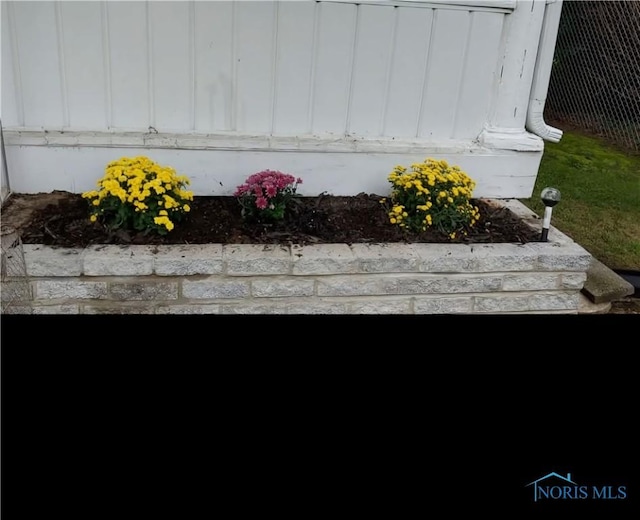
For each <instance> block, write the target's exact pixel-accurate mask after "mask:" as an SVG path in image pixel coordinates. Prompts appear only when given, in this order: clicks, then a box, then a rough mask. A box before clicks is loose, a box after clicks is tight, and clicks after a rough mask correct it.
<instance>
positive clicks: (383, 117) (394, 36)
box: [378, 7, 399, 136]
mask: <svg viewBox="0 0 640 520" xmlns="http://www.w3.org/2000/svg"><path fill="white" fill-rule="evenodd" d="M398 12H399V9H398V7H394V8H393V28H392V29H391V42H390V45H389V47H390V49H389V58H388V60H387V77H386V84H385V87H384V99H383V100H382V112H381V114H380V130H379V132H378V134H379V135H380V136H384V135H385V126H386V122H387V112H388V110H389V94H390V92H391V71H392V70H393V61H394V59H395V53H396V47H397V45H398V23H399V22H398V18H399V16H398Z"/></svg>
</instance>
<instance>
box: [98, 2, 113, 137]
mask: <svg viewBox="0 0 640 520" xmlns="http://www.w3.org/2000/svg"><path fill="white" fill-rule="evenodd" d="M100 13H101V20H102V24H101V25H102V60H103V65H104V79H105V89H104V92H105V122H106V124H107V129H109V130H111V128H112V126H113V102H112V96H111V89H112V80H111V44H110V38H109V4H108V2H103V3H102V5H101V11H100Z"/></svg>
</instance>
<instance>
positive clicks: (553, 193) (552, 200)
mask: <svg viewBox="0 0 640 520" xmlns="http://www.w3.org/2000/svg"><path fill="white" fill-rule="evenodd" d="M540 198H541V199H542V202H543V203H544V219H543V220H542V234H541V235H540V239H541V240H542V241H543V242H547V241H548V240H547V237H548V236H549V226H550V225H551V211H552V208H553V206H555V205H556V204H557V203H558V202H560V191H559V190H557V189H556V188H545V189H543V190H542V193H541V194H540Z"/></svg>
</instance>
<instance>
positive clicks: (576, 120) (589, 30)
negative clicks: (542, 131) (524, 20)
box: [545, 0, 640, 153]
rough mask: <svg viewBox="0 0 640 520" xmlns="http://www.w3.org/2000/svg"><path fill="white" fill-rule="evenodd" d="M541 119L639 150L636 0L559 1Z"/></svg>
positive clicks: (639, 18) (639, 14) (639, 17)
mask: <svg viewBox="0 0 640 520" xmlns="http://www.w3.org/2000/svg"><path fill="white" fill-rule="evenodd" d="M545 119H546V120H547V121H548V122H549V123H550V124H555V125H556V126H558V127H559V128H563V126H562V124H563V123H564V124H565V128H564V129H567V128H566V125H569V126H570V127H574V128H577V129H580V130H583V131H585V132H587V133H590V134H593V135H598V136H601V137H604V138H606V139H607V140H608V141H610V142H613V143H615V144H617V145H619V146H620V147H622V148H624V149H626V150H629V151H630V152H633V153H640V1H638V0H600V1H592V0H564V2H563V5H562V15H561V18H560V27H559V29H558V39H557V43H556V50H555V55H554V64H553V68H552V71H551V80H550V82H549V91H548V94H547V101H546V105H545Z"/></svg>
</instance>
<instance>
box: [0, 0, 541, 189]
mask: <svg viewBox="0 0 640 520" xmlns="http://www.w3.org/2000/svg"><path fill="white" fill-rule="evenodd" d="M520 1H522V0H520ZM518 3H519V2H517V1H516V0H467V1H466V2H465V1H457V0H452V1H451V2H450V3H445V2H442V1H431V2H414V1H410V0H409V1H399V2H391V1H386V0H381V1H375V0H371V1H362V2H358V3H355V2H352V1H346V0H345V1H335V0H332V1H302V0H301V1H291V0H290V1H280V2H275V1H266V0H263V1H226V2H225V1H186V0H185V1H149V2H143V1H136V2H112V1H105V2H101V1H87V2H76V1H60V2H46V1H43V2H31V1H29V2H23V1H4V2H2V124H3V128H4V133H5V141H6V144H7V156H8V162H9V173H10V181H11V188H12V190H13V191H15V192H25V193H29V192H39V191H50V190H54V189H61V190H69V191H74V192H80V191H84V190H86V189H91V188H93V186H94V185H95V181H96V180H97V179H98V178H99V177H100V176H101V175H102V173H103V169H104V165H105V164H106V163H107V162H109V161H110V160H112V159H114V158H117V157H120V156H123V155H148V156H150V157H151V158H153V159H154V160H157V161H158V162H161V163H163V164H169V165H171V166H173V167H174V168H176V169H177V170H178V171H179V172H181V173H184V174H186V175H189V177H190V178H191V180H192V188H193V189H194V191H195V192H196V193H197V194H200V195H214V194H215V195H227V194H230V193H232V191H233V190H234V189H235V187H236V186H237V185H238V184H240V183H241V182H243V181H244V179H245V178H246V177H247V176H248V175H250V174H252V173H254V172H256V171H259V170H262V169H266V168H270V169H279V170H282V171H286V172H288V173H292V174H294V175H296V176H301V177H303V179H304V183H303V184H302V185H301V186H300V192H301V193H302V194H305V195H317V194H318V193H320V192H323V191H326V192H329V193H335V194H353V193H359V192H362V191H365V192H374V193H380V194H386V193H387V192H388V189H389V184H388V181H387V180H386V178H387V175H388V173H389V172H390V171H391V169H392V168H393V166H394V165H396V164H407V165H408V164H410V163H412V162H416V161H421V160H423V159H424V158H426V157H436V158H443V159H446V160H448V161H449V162H451V163H452V164H457V165H459V166H461V167H462V168H463V169H465V171H467V173H468V174H469V175H471V176H472V177H473V178H474V179H475V180H476V182H477V188H476V192H475V195H477V196H491V197H526V196H529V195H530V194H531V190H532V188H533V184H534V182H535V177H536V175H537V170H538V166H539V162H540V158H541V155H542V150H543V146H542V141H541V140H540V139H539V138H537V137H535V136H533V135H530V134H528V135H527V132H526V130H525V129H524V119H523V117H524V115H525V113H526V109H527V106H526V104H527V102H528V97H529V92H524V93H521V94H520V95H519V96H517V95H514V94H513V92H511V91H509V90H507V89H505V88H504V86H503V85H501V79H502V78H501V74H504V71H508V70H509V66H510V64H509V63H508V62H507V60H508V57H507V58H506V57H505V56H507V54H509V53H511V54H513V55H514V56H516V55H517V56H516V57H514V58H511V61H512V62H513V64H511V66H512V67H515V66H518V67H520V68H521V72H522V73H527V71H529V73H530V74H529V76H530V75H531V74H532V72H533V68H534V65H535V59H536V52H535V51H536V49H535V45H534V44H536V45H537V38H539V32H540V27H541V25H542V15H541V14H540V13H539V12H538V11H539V9H540V8H538V7H536V4H538V2H533V3H532V2H531V1H529V2H527V4H528V7H529V8H534V9H538V11H536V12H535V13H534V14H535V16H533V15H532V18H531V20H533V21H532V22H531V21H530V23H528V24H524V23H523V21H522V17H523V15H519V16H520V18H519V19H518V20H520V21H519V22H518V23H512V22H511V20H510V17H514V14H515V12H516V11H517V10H518V9H521V6H519V5H518ZM542 4H543V3H542ZM541 9H544V5H542V7H541ZM532 12H533V11H532ZM522 27H529V29H528V31H530V32H531V34H530V37H529V38H528V39H526V38H522V37H520V38H521V40H522V41H523V42H524V43H523V45H524V46H525V47H526V50H527V51H528V53H527V52H522V51H523V50H524V49H515V50H514V49H513V48H508V46H509V45H512V46H513V43H509V42H510V41H511V42H512V40H513V39H512V38H511V39H510V38H509V35H510V32H512V31H515V30H518V31H520V32H522ZM532 47H533V48H532ZM507 50H508V51H509V53H507V52H506V51H507ZM522 73H521V74H520V77H522ZM525 75H526V74H525ZM525 87H526V85H525ZM505 92H507V94H506V95H505V94H504V93H505ZM505 97H506V98H508V99H506V100H505V99H504V98H505ZM504 102H507V103H510V105H509V110H508V111H507V110H506V109H505V108H504V107H503V106H502V105H501V103H504ZM511 105H514V106H513V112H514V114H516V115H517V116H514V119H513V121H510V120H508V117H505V116H504V115H503V114H505V113H507V112H508V113H509V114H510V113H511V112H510V110H511ZM518 111H520V114H518ZM492 127H496V128H498V129H499V131H500V132H502V135H507V136H509V135H513V136H515V137H514V139H513V143H512V144H513V145H510V144H509V142H508V141H509V139H506V141H505V140H502V141H501V142H502V143H503V145H495V143H494V145H487V144H486V143H489V142H490V140H487V141H486V143H484V142H483V141H482V139H481V136H482V135H483V132H484V133H486V132H487V129H489V130H491V128H492ZM523 136H525V137H526V139H523ZM505 142H506V145H505V144H504V143H505ZM523 142H524V143H525V144H524V145H523Z"/></svg>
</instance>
